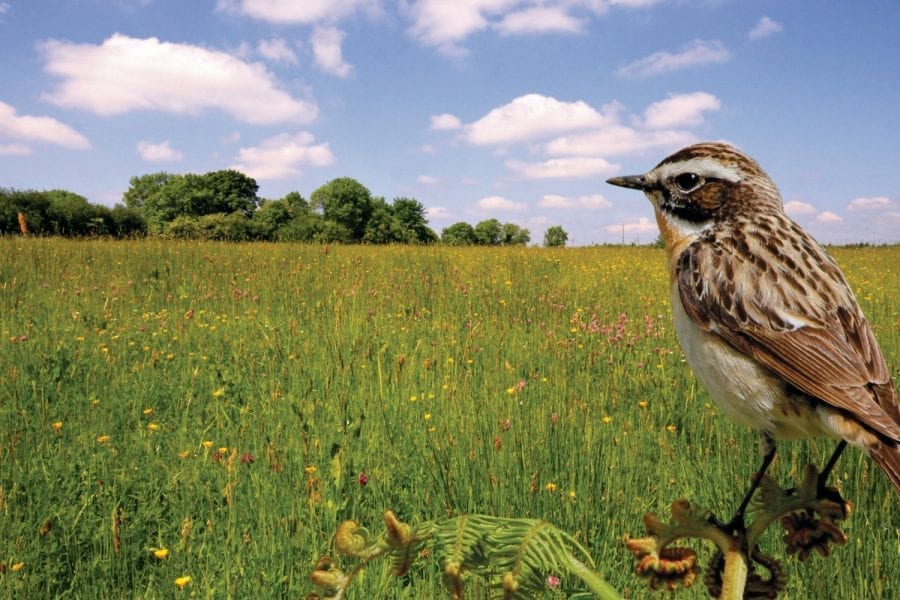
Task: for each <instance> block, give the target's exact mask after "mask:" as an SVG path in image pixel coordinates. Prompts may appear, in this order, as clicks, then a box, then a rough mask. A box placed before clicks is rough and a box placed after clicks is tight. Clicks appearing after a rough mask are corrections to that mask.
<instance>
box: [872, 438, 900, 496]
mask: <svg viewBox="0 0 900 600" xmlns="http://www.w3.org/2000/svg"><path fill="white" fill-rule="evenodd" d="M869 456H871V457H872V460H874V461H875V464H877V465H878V466H879V467H881V470H882V471H884V472H885V474H887V476H888V479H890V480H891V483H893V484H894V487H895V488H897V491H898V492H900V443H898V442H888V441H883V440H882V441H879V443H877V444H875V445H873V446H869Z"/></svg>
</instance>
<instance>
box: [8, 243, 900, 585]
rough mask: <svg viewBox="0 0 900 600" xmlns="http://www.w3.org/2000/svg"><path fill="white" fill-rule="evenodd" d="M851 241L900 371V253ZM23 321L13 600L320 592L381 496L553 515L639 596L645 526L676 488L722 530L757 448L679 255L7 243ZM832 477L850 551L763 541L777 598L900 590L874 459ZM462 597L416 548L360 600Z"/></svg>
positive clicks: (790, 463) (412, 510) (12, 296)
mask: <svg viewBox="0 0 900 600" xmlns="http://www.w3.org/2000/svg"><path fill="white" fill-rule="evenodd" d="M834 255H835V257H836V259H837V260H838V262H839V263H840V264H841V266H842V268H843V269H844V270H845V272H846V273H847V275H848V277H849V278H850V280H851V282H852V284H853V286H854V290H855V292H856V294H857V297H858V298H859V301H860V303H861V304H862V307H863V310H864V311H865V313H866V314H867V315H868V317H869V319H870V321H871V322H872V324H873V326H874V329H875V332H876V335H877V337H878V338H879V340H880V343H881V346H882V349H883V351H884V352H885V355H886V357H887V360H888V364H889V365H890V366H891V368H892V372H893V373H894V376H895V381H896V379H897V373H898V367H900V295H898V290H900V246H893V247H888V248H874V249H873V248H864V249H836V250H835V251H834ZM0 333H2V338H0V348H2V351H0V565H2V567H0V571H2V574H0V597H2V598H28V599H32V598H55V597H69V598H170V597H175V598H187V597H197V598H303V597H304V595H305V593H306V592H308V591H310V590H311V589H312V586H311V584H310V582H309V579H308V576H309V573H310V571H311V569H312V567H313V564H314V563H315V561H316V559H317V558H318V557H319V556H320V555H322V554H332V553H333V552H334V549H333V534H334V531H335V529H336V527H337V526H338V524H339V523H340V522H341V521H343V520H344V519H355V520H357V521H359V522H361V523H364V524H367V525H370V526H371V527H372V528H373V529H374V530H378V529H379V528H380V527H381V514H382V512H383V511H384V510H385V509H392V510H394V511H395V512H396V513H397V514H398V515H399V516H400V517H401V518H402V519H404V520H408V521H413V520H416V519H442V518H446V517H448V516H453V515H459V514H462V513H487V514H491V515H497V516H510V517H513V516H515V517H534V518H540V519H546V520H548V521H550V522H552V523H554V524H555V525H557V526H559V527H560V528H561V529H563V530H565V531H567V532H569V533H570V534H572V535H573V536H574V537H575V538H576V539H577V540H578V541H579V542H580V543H582V544H583V545H584V546H585V547H587V548H588V549H589V550H590V552H591V554H592V555H593V557H594V559H595V560H596V561H597V564H598V567H599V570H600V571H601V572H602V574H603V576H604V577H605V578H606V579H607V581H609V582H610V583H611V584H612V585H613V586H614V587H616V588H617V589H619V590H621V592H622V593H623V595H625V596H626V597H631V598H643V597H646V596H647V595H649V594H650V592H649V590H648V589H647V588H646V586H645V584H644V583H643V582H642V581H640V580H639V579H637V578H636V577H635V576H634V574H633V560H632V557H631V555H630V554H629V553H628V552H627V551H626V550H625V549H624V546H623V543H622V541H623V538H624V536H625V535H626V534H631V535H634V536H639V535H642V534H643V533H644V532H643V528H642V525H641V516H642V515H643V514H644V512H646V511H648V510H653V511H657V512H660V513H663V514H667V507H668V505H669V503H670V502H671V501H672V500H675V499H677V498H681V497H685V498H688V499H690V500H691V501H692V502H693V503H695V504H699V505H703V506H707V507H709V508H711V509H712V510H713V511H715V512H716V513H717V514H718V515H719V516H720V517H722V518H723V519H724V518H728V517H729V516H730V513H731V511H732V510H733V508H734V507H735V506H736V504H737V503H738V501H739V500H740V497H741V495H742V494H743V492H744V490H745V488H746V485H747V483H748V480H749V477H750V475H751V474H752V472H753V471H754V470H755V469H756V467H757V463H758V458H759V451H758V447H757V437H756V434H755V433H754V432H751V431H748V430H744V429H741V428H738V427H736V426H734V425H733V424H732V423H731V422H730V421H728V420H727V419H726V418H725V417H723V416H722V415H721V414H720V413H719V411H718V410H717V409H716V408H715V407H714V406H713V405H712V404H711V402H710V400H709V398H708V397H707V395H706V393H705V392H704V391H703V390H702V389H700V388H699V387H698V385H697V383H696V382H695V380H694V378H693V376H692V375H691V373H690V372H689V370H688V368H687V366H686V365H685V363H684V361H683V358H682V356H681V353H680V350H679V348H678V345H677V342H676V339H675V335H674V331H673V328H672V326H671V323H670V315H669V306H668V300H667V285H666V282H665V260H664V253H663V251H662V250H657V249H649V248H639V247H636V248H612V247H602V248H583V249H559V250H548V249H536V248H527V249H526V248H496V249H494V248H477V249H476V248H462V249H460V248H447V247H434V248H432V247H426V248H411V247H380V248H375V247H353V246H332V247H330V248H326V247H322V246H298V245H288V244H283V245H267V244H246V245H227V244H215V243H177V242H161V241H134V242H118V241H116V242H103V241H64V240H57V239H18V238H15V239H14V238H7V239H2V240H0ZM831 449H832V443H831V442H828V441H824V440H818V441H814V442H810V443H806V442H799V443H794V444H787V443H785V444H782V445H780V447H779V450H780V455H779V458H778V459H777V461H776V463H775V464H774V465H773V469H772V470H771V471H770V472H771V473H773V474H775V475H776V476H777V478H778V479H779V480H781V481H783V482H785V483H787V482H789V481H791V480H792V479H796V478H798V477H799V471H800V469H801V468H802V466H803V465H804V464H805V463H807V462H809V461H814V462H817V463H820V464H821V462H822V461H823V460H824V459H825V458H826V457H827V456H828V454H829V453H830V452H831ZM363 473H364V474H365V479H366V481H365V485H362V484H361V474H363ZM835 474H836V476H837V477H836V478H837V480H838V481H839V483H840V485H841V489H842V491H843V494H844V496H845V497H847V498H848V499H850V500H852V502H853V503H854V511H853V514H852V516H851V517H850V519H849V520H848V521H847V522H846V524H845V531H846V532H847V534H848V536H849V543H848V544H847V545H846V546H844V547H840V548H837V549H836V550H835V552H834V553H833V554H832V556H831V557H830V558H828V559H821V558H820V557H818V556H814V557H813V558H811V559H810V560H809V561H807V562H804V563H800V562H798V561H797V560H796V559H795V558H788V557H785V556H784V554H785V553H784V547H783V545H782V543H781V535H782V533H781V530H780V528H777V527H773V528H772V529H771V530H770V531H769V533H768V534H767V536H766V537H765V538H764V544H763V545H764V550H765V551H766V552H770V553H772V554H773V555H775V556H776V557H778V558H780V559H783V561H784V564H785V565H786V566H787V570H788V572H789V573H790V576H791V579H790V584H789V587H788V589H787V591H786V592H785V594H784V595H783V597H785V598H847V599H858V598H897V597H900V496H898V494H896V493H895V492H894V491H893V490H892V486H891V485H890V483H889V482H888V480H887V478H886V477H884V476H883V475H882V474H881V473H879V472H878V471H877V469H876V468H875V467H874V466H873V464H872V463H871V462H870V461H869V460H868V459H867V458H866V457H865V456H864V455H863V454H862V453H860V452H859V451H856V450H850V451H848V452H847V453H845V455H844V457H843V458H842V460H841V462H840V463H839V465H838V468H837V469H836V472H835ZM695 547H697V548H698V549H701V548H702V551H701V561H702V562H704V563H705V561H706V559H707V558H708V557H709V555H710V553H711V550H710V547H709V546H700V545H699V544H697V545H696V546H695ZM158 549H166V550H168V556H167V557H166V558H157V557H156V556H155V555H154V550H158ZM185 576H189V577H190V578H191V581H190V583H188V584H186V585H185V586H184V587H183V588H182V589H179V588H178V587H177V586H176V584H175V580H176V579H177V578H179V577H185ZM469 587H470V589H471V590H472V595H473V597H484V595H485V591H484V587H483V586H481V587H479V586H478V585H474V584H473V585H470V586H469ZM443 594H444V592H443V587H442V582H441V574H440V570H439V569H438V567H437V566H436V565H435V564H434V562H433V561H429V560H427V559H422V560H419V561H418V562H417V563H416V564H415V565H414V566H413V568H412V570H411V572H410V574H409V575H407V576H405V577H403V578H401V579H397V578H395V577H393V576H392V575H391V573H390V569H389V566H388V565H386V564H381V563H373V564H372V565H371V566H370V568H369V569H368V570H367V571H366V572H365V574H364V575H363V576H361V577H360V578H359V579H358V580H357V581H356V583H355V585H354V587H353V588H352V589H351V594H350V597H351V598H440V597H444V596H443ZM680 595H681V597H683V598H704V597H707V596H706V592H705V589H704V587H703V585H702V583H700V582H698V584H697V585H696V586H695V587H694V588H692V589H690V590H687V591H684V592H681V594H680ZM548 597H554V596H552V594H551V595H548ZM556 597H558V596H556Z"/></svg>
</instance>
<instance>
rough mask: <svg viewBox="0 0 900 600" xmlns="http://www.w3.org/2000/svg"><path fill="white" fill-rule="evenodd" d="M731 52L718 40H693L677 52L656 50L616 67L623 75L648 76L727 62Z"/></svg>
mask: <svg viewBox="0 0 900 600" xmlns="http://www.w3.org/2000/svg"><path fill="white" fill-rule="evenodd" d="M729 58H731V53H730V52H728V49H727V48H726V47H725V45H724V44H723V43H722V42H720V41H718V40H712V41H707V40H694V41H693V42H690V43H688V44H686V45H685V46H683V47H682V48H681V50H680V51H678V52H674V53H673V52H667V51H662V52H656V53H654V54H651V55H650V56H646V57H644V58H641V59H639V60H636V61H634V62H633V63H631V64H628V65H625V66H624V67H621V68H619V69H618V71H617V73H618V74H619V75H622V76H625V77H650V76H653V75H660V74H662V73H669V72H671V71H679V70H681V69H686V68H688V67H693V66H697V65H706V64H716V63H724V62H727V61H728V59H729Z"/></svg>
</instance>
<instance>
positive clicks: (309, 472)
mask: <svg viewBox="0 0 900 600" xmlns="http://www.w3.org/2000/svg"><path fill="white" fill-rule="evenodd" d="M316 471H318V469H317V468H316V467H315V466H314V465H309V466H308V467H305V468H304V469H303V472H304V473H306V474H307V475H312V474H313V473H315V472H316Z"/></svg>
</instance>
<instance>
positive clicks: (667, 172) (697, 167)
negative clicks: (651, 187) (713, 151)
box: [659, 158, 742, 183]
mask: <svg viewBox="0 0 900 600" xmlns="http://www.w3.org/2000/svg"><path fill="white" fill-rule="evenodd" d="M679 173H696V174H697V175H700V176H701V177H705V178H707V179H723V180H725V181H728V182H730V183H737V182H738V181H740V180H741V179H742V178H741V172H740V171H739V170H738V169H735V168H733V167H729V166H726V165H723V164H722V163H720V162H719V161H716V160H712V159H710V158H692V159H690V160H682V161H678V162H674V163H666V164H664V165H661V166H660V167H659V179H660V181H665V180H666V179H668V178H669V177H672V176H674V175H678V174H679Z"/></svg>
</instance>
